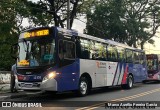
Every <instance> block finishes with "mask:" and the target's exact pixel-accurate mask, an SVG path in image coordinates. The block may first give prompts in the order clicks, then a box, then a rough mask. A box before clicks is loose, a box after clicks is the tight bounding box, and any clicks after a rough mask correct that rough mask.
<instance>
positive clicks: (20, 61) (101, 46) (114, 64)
mask: <svg viewBox="0 0 160 110" xmlns="http://www.w3.org/2000/svg"><path fill="white" fill-rule="evenodd" d="M17 47H18V55H17V61H16V69H17V75H16V78H15V79H16V80H15V82H16V83H15V86H16V89H21V90H42V91H56V92H63V91H75V92H76V93H77V94H79V95H80V96H85V95H87V94H88V93H89V92H90V90H91V89H92V88H97V87H107V86H117V85H120V86H122V87H123V88H126V89H130V88H132V87H133V84H134V83H137V82H142V81H143V80H145V79H146V78H147V69H146V67H147V65H146V56H145V52H144V51H143V50H140V49H137V48H133V47H129V46H127V45H125V44H122V43H118V42H115V41H112V40H108V39H107V40H105V39H101V38H98V37H94V36H90V35H86V34H81V33H78V32H77V31H75V30H67V29H63V28H59V27H41V28H34V29H30V30H26V31H24V32H22V33H21V34H20V36H19V40H18V46H17Z"/></svg>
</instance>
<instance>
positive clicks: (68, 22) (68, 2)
mask: <svg viewBox="0 0 160 110" xmlns="http://www.w3.org/2000/svg"><path fill="white" fill-rule="evenodd" d="M67 29H70V0H67Z"/></svg>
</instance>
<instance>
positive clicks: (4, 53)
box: [0, 0, 21, 70]
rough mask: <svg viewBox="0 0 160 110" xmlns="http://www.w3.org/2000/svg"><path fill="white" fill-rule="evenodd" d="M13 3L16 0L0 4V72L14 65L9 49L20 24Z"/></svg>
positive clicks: (15, 37) (15, 39) (14, 40)
mask: <svg viewBox="0 0 160 110" xmlns="http://www.w3.org/2000/svg"><path fill="white" fill-rule="evenodd" d="M15 3H17V0H14V1H13V0H6V2H0V12H1V13H0V44H1V46H0V53H1V54H0V60H1V61H0V70H2V69H3V70H10V68H11V64H13V63H14V60H13V59H12V58H11V56H10V47H11V44H12V43H14V42H16V41H17V38H18V37H17V36H18V32H19V28H18V23H20V22H21V20H20V19H19V18H17V16H16V12H15V8H14V7H15V6H14V5H15ZM10 4H12V5H10Z"/></svg>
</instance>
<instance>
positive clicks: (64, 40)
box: [58, 39, 76, 60]
mask: <svg viewBox="0 0 160 110" xmlns="http://www.w3.org/2000/svg"><path fill="white" fill-rule="evenodd" d="M60 41H63V43H64V42H70V43H73V45H74V58H73V59H72V58H66V57H64V50H63V59H66V60H75V59H76V45H75V42H73V41H69V40H66V39H59V40H58V58H59V59H60V57H59V54H60V53H59V44H60V43H59V42H60ZM65 48H66V47H65ZM63 49H64V48H63ZM63 59H61V60H63Z"/></svg>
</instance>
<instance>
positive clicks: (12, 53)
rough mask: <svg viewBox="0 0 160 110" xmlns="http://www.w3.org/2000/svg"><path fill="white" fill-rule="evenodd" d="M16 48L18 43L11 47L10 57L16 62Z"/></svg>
mask: <svg viewBox="0 0 160 110" xmlns="http://www.w3.org/2000/svg"><path fill="white" fill-rule="evenodd" d="M18 48H19V46H18V43H16V44H13V45H12V46H11V57H12V58H13V59H15V60H17V58H18Z"/></svg>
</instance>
